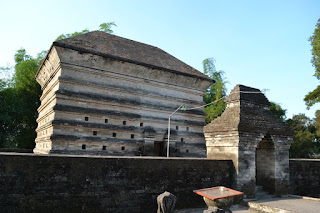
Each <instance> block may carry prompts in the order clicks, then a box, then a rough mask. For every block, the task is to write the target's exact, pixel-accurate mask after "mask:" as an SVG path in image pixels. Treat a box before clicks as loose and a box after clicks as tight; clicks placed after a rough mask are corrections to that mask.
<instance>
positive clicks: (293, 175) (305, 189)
mask: <svg viewBox="0 0 320 213" xmlns="http://www.w3.org/2000/svg"><path fill="white" fill-rule="evenodd" d="M290 193H291V194H296V195H302V196H309V197H317V198H320V160H315V159H291V160H290Z"/></svg>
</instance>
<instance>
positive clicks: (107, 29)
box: [56, 22, 117, 41]
mask: <svg viewBox="0 0 320 213" xmlns="http://www.w3.org/2000/svg"><path fill="white" fill-rule="evenodd" d="M112 26H115V27H116V26H117V25H116V24H115V23H114V22H107V23H102V24H100V26H99V31H102V32H105V33H110V34H112V33H113V30H112V29H111V27H112ZM88 32H90V31H89V30H88V29H84V30H82V31H79V32H74V33H67V34H61V35H59V36H58V37H57V39H56V41H57V40H61V39H65V38H70V37H73V36H77V35H81V34H85V33H88Z"/></svg>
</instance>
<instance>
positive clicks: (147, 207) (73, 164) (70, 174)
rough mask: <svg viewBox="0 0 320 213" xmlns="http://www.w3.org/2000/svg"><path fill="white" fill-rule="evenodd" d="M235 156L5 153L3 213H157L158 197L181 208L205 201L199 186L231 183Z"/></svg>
mask: <svg viewBox="0 0 320 213" xmlns="http://www.w3.org/2000/svg"><path fill="white" fill-rule="evenodd" d="M233 174H234V166H233V163H232V161H231V160H211V159H195V158H193V159H190V158H169V159H168V158H147V157H99V156H98V157H95V156H68V155H35V154H16V153H0V186H1V187H0V209H1V211H2V212H156V208H157V204H156V197H157V196H158V195H159V194H161V193H163V192H164V191H169V192H171V193H173V194H174V195H176V196H177V198H178V201H177V206H176V207H177V208H186V207H200V206H204V202H203V200H202V197H201V196H199V195H196V194H194V193H193V192H192V191H193V190H194V189H199V188H206V187H212V186H217V185H224V186H227V187H232V185H231V184H232V183H233V179H234V177H233Z"/></svg>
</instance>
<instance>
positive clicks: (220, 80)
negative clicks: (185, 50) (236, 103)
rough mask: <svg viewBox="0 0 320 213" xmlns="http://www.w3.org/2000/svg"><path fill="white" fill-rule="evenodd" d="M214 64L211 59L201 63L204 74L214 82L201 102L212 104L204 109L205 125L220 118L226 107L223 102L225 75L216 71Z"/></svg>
mask: <svg viewBox="0 0 320 213" xmlns="http://www.w3.org/2000/svg"><path fill="white" fill-rule="evenodd" d="M214 63H215V60H214V59H213V58H207V59H205V60H203V62H202V64H203V72H204V74H206V75H208V76H209V77H210V78H212V79H214V80H215V81H216V82H215V83H214V84H213V85H212V86H211V87H209V89H208V90H207V91H206V93H205V95H204V96H203V101H204V102H205V103H206V104H209V103H212V102H214V103H213V104H210V105H208V106H207V107H205V109H204V111H205V113H206V114H207V117H206V123H210V122H211V121H212V120H214V119H215V118H217V117H218V116H220V115H221V114H222V113H223V111H224V110H225V108H226V106H227V105H226V103H225V101H224V99H225V97H226V92H227V89H226V81H225V79H224V74H225V73H224V72H223V71H222V70H219V71H217V69H216V67H215V64H214Z"/></svg>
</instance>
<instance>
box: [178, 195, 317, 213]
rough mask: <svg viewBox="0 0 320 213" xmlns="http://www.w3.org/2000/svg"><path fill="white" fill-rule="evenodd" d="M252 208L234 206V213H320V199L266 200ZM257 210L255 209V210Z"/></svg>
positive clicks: (200, 212) (194, 211)
mask: <svg viewBox="0 0 320 213" xmlns="http://www.w3.org/2000/svg"><path fill="white" fill-rule="evenodd" d="M249 205H250V206H251V208H250V209H249V208H248V207H243V206H233V207H232V208H231V210H232V212H233V213H254V212H285V213H287V212H294V213H320V199H309V198H305V199H304V198H302V197H299V196H297V197H287V198H271V197H270V198H264V199H261V200H257V201H251V202H249ZM253 208H255V209H253ZM205 209H206V208H199V209H184V210H178V211H176V213H203V210H205Z"/></svg>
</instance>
